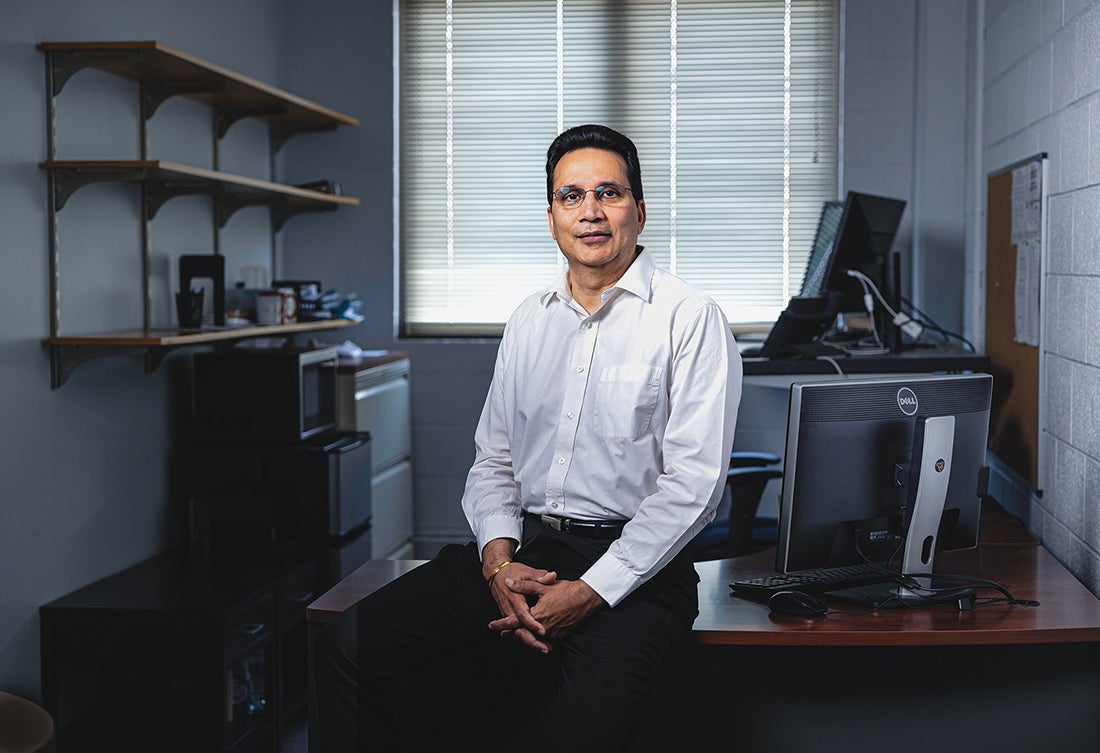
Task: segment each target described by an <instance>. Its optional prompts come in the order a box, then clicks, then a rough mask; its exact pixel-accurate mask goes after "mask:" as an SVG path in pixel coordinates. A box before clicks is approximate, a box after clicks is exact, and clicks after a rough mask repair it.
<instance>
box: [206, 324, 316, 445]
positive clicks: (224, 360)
mask: <svg viewBox="0 0 1100 753" xmlns="http://www.w3.org/2000/svg"><path fill="white" fill-rule="evenodd" d="M336 367H337V351H336V348H334V347H324V348H307V347H282V348H270V347H256V346H249V345H247V344H242V345H237V346H236V347H232V348H226V349H224V350H213V351H210V352H208V353H198V354H196V355H195V358H194V364H193V377H194V381H193V386H194V402H193V405H192V410H193V416H194V432H195V436H196V438H197V439H200V440H202V441H206V442H214V443H224V444H251V445H265V444H266V445H284V444H293V443H298V442H304V441H306V440H307V439H309V438H310V437H314V436H317V435H319V434H321V433H323V432H326V431H330V430H332V429H334V428H335V427H336Z"/></svg>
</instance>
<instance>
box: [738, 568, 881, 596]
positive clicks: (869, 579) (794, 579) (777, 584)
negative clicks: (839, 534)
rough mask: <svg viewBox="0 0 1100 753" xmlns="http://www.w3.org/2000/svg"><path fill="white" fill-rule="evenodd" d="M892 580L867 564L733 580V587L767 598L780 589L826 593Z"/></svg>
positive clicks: (750, 594) (740, 592) (739, 591)
mask: <svg viewBox="0 0 1100 753" xmlns="http://www.w3.org/2000/svg"><path fill="white" fill-rule="evenodd" d="M890 580H891V578H890V576H889V575H888V574H887V573H886V572H885V571H884V568H883V566H882V565H877V564H866V565H848V566H845V567H830V568H822V569H819V570H804V571H802V572H798V573H786V574H783V573H778V574H776V575H765V576H762V577H759V578H744V579H739V580H735V581H733V582H732V583H730V588H731V589H733V595H734V596H743V597H745V598H746V599H759V600H766V599H767V598H768V597H770V596H771V595H772V594H774V593H778V592H779V591H806V592H807V593H824V592H826V591H833V590H836V589H838V588H849V587H852V586H863V585H867V584H869V583H886V582H889V581H890Z"/></svg>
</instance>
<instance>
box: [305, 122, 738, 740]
mask: <svg viewBox="0 0 1100 753" xmlns="http://www.w3.org/2000/svg"><path fill="white" fill-rule="evenodd" d="M546 181H547V199H548V201H549V207H548V209H547V216H548V219H549V223H550V234H551V235H552V236H553V238H554V240H555V241H557V244H558V248H559V249H560V250H561V253H562V254H563V255H564V256H565V258H566V260H567V269H566V270H565V272H564V273H563V275H562V276H561V277H560V278H559V279H558V281H557V282H556V283H555V284H554V285H552V286H551V287H549V288H547V289H545V290H543V291H542V292H540V293H538V294H535V295H533V296H531V297H529V298H527V299H526V300H525V301H524V302H523V303H521V304H520V306H519V308H518V309H517V310H516V312H515V313H514V314H513V315H512V317H511V318H510V320H509V322H508V324H507V327H506V328H505V331H504V335H503V337H502V339H501V343H500V349H499V352H498V354H497V359H496V366H495V370H494V374H493V380H492V383H491V384H490V387H489V394H488V397H487V399H486V402H485V406H484V409H483V411H482V414H481V419H480V421H479V423H478V427H477V432H476V435H475V441H476V457H475V460H474V464H473V467H472V468H471V469H470V472H469V477H468V479H467V482H466V491H465V494H464V495H463V499H462V506H463V510H464V511H465V513H466V517H467V519H468V520H469V522H470V526H471V528H472V530H473V532H474V534H475V536H476V543H470V544H468V545H466V546H460V545H450V546H447V547H444V548H443V549H442V550H441V551H440V553H439V554H438V555H437V556H436V558H435V559H433V560H432V561H430V562H428V563H426V564H424V565H422V566H421V567H419V568H417V569H415V570H413V571H412V572H410V573H408V574H406V575H405V576H403V577H402V578H399V579H398V580H396V581H394V582H393V583H391V584H389V585H388V586H386V587H385V588H383V589H381V590H379V591H377V592H375V593H374V594H372V595H371V596H368V597H367V598H365V599H364V600H362V601H361V602H359V603H358V604H357V605H356V606H354V607H353V608H351V609H350V610H348V611H347V612H345V613H344V614H343V615H341V616H340V617H339V618H337V619H336V620H335V621H333V622H332V623H330V624H328V625H326V626H325V627H324V628H323V629H322V630H321V631H320V632H319V633H318V636H317V642H316V644H315V649H314V650H315V660H316V668H317V699H318V703H317V712H318V717H317V719H318V728H319V733H320V745H319V750H320V751H322V753H333V752H335V751H344V750H349V751H350V750H364V749H367V748H368V747H370V748H372V749H376V750H380V751H391V750H407V749H408V740H407V739H406V738H407V734H401V730H398V729H395V726H396V725H395V724H394V720H395V714H396V713H398V712H399V711H400V709H395V707H394V691H395V688H396V687H398V685H399V684H400V683H401V682H402V681H403V680H404V679H405V678H407V677H409V676H410V675H411V673H413V672H419V671H420V670H422V669H424V668H426V667H429V666H437V665H438V664H439V663H440V662H441V661H443V660H445V659H446V658H447V657H449V656H451V655H453V654H454V653H456V652H464V653H470V652H474V651H475V650H478V649H479V648H480V649H483V648H484V646H485V645H486V644H489V645H490V647H491V648H492V649H493V650H494V651H508V650H511V651H513V652H515V651H517V650H519V649H522V650H523V652H524V654H525V658H526V657H530V659H531V661H532V662H533V663H535V664H536V665H537V666H536V667H535V674H532V675H525V676H523V677H522V678H520V680H519V682H512V683H510V684H506V683H498V684H497V685H496V686H490V688H491V694H489V695H487V696H486V697H479V698H478V699H477V708H478V709H479V713H480V712H483V714H484V715H483V716H481V717H480V718H467V719H465V720H463V724H462V726H460V727H459V728H456V729H449V730H447V731H446V732H445V734H444V735H443V738H444V739H449V740H451V741H460V740H461V741H464V742H466V743H468V744H475V743H486V742H487V737H486V735H487V734H488V733H489V732H491V731H496V730H498V729H499V728H500V726H501V725H502V724H504V723H508V722H516V721H519V722H522V723H523V725H524V726H523V729H524V730H525V733H524V735H523V738H522V739H514V738H511V739H510V742H515V743H516V744H517V746H518V747H521V748H523V749H524V750H525V751H530V750H532V749H534V750H539V751H542V750H545V751H574V752H575V753H595V752H596V751H604V750H611V749H613V748H615V747H616V746H620V745H622V743H623V741H624V740H625V739H626V738H627V735H628V732H629V729H630V726H631V723H632V721H633V717H634V715H635V714H636V712H637V710H638V708H639V706H640V704H641V702H642V700H643V698H644V696H645V694H646V692H647V691H648V689H649V686H650V684H651V682H652V680H653V678H654V676H655V675H656V673H657V671H658V669H659V668H660V667H661V665H662V663H663V661H664V660H665V658H666V657H667V655H668V654H669V651H670V650H671V649H672V647H673V646H674V645H675V644H676V643H677V642H678V641H680V640H681V639H682V638H684V637H685V636H686V634H687V633H688V631H689V630H690V629H691V624H692V622H693V621H694V619H695V617H696V615H697V613H698V596H697V592H696V590H697V584H698V580H699V579H698V576H697V575H696V572H695V569H694V566H693V564H692V562H691V560H690V558H689V557H688V556H687V555H686V554H685V553H684V551H683V549H684V546H685V545H686V544H687V543H688V542H689V541H690V540H691V539H692V538H693V537H694V536H695V534H696V533H698V531H699V530H700V529H701V528H703V526H705V525H706V524H707V523H708V522H709V521H710V520H711V518H712V517H713V516H714V510H715V508H716V507H717V504H718V500H719V498H720V495H721V491H722V489H723V486H724V481H725V478H726V471H727V470H728V467H729V452H730V449H731V448H732V447H733V431H734V424H735V423H736V418H737V407H738V403H739V401H740V396H741V360H740V356H739V355H738V353H737V347H736V344H735V343H734V340H733V336H732V334H731V332H730V328H729V325H728V324H727V322H726V319H725V317H724V315H723V314H722V311H721V309H719V307H718V306H717V305H716V304H715V303H714V301H713V300H711V299H710V298H709V297H707V296H706V295H705V294H704V293H702V292H701V291H699V290H698V289H696V288H693V287H692V286H690V285H688V284H687V283H685V282H683V281H682V280H680V279H678V278H676V277H674V276H672V275H670V274H668V273H666V272H663V271H661V270H658V269H657V268H656V267H655V266H654V263H653V260H652V258H651V257H650V255H649V254H648V253H646V252H645V251H644V250H643V248H642V247H641V246H639V245H638V244H637V240H638V234H639V233H640V232H641V231H642V228H643V227H644V226H645V202H644V201H643V200H642V181H641V172H640V169H639V164H638V155H637V150H636V149H635V146H634V144H633V143H632V142H631V141H630V140H629V139H628V138H626V137H625V136H623V135H622V134H620V133H617V132H616V131H613V130H611V129H609V128H606V127H603V126H598V125H587V126H578V127H576V128H572V129H570V130H567V131H565V132H564V133H562V134H561V135H560V136H558V138H557V139H555V141H554V142H553V144H551V146H550V149H549V151H548V153H547V161H546ZM486 188H487V190H488V196H489V197H490V199H491V200H493V201H497V202H506V201H507V200H508V198H509V197H508V191H507V187H506V186H487V187H486ZM501 636H503V637H505V638H506V639H508V640H506V641H501ZM513 646H514V647H515V648H512V647H513ZM547 668H550V669H552V672H551V673H549V676H551V677H553V678H554V683H553V684H554V687H553V688H550V692H549V695H548V697H547V701H546V702H545V703H542V702H541V701H539V700H538V699H539V698H540V694H541V693H540V687H539V686H538V681H537V679H536V678H537V677H542V676H543V675H544V674H545V672H544V670H545V669H547ZM479 669H480V668H479ZM479 674H480V671H479ZM413 718H423V719H424V720H425V725H437V724H439V717H438V714H437V712H436V710H435V709H420V710H419V713H417V714H416V716H415V717H413ZM405 732H406V733H408V732H409V731H408V730H405ZM414 732H415V731H414ZM402 740H404V744H401V742H400V741H402ZM501 742H503V741H501Z"/></svg>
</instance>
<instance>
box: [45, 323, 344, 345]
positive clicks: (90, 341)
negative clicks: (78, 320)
mask: <svg viewBox="0 0 1100 753" xmlns="http://www.w3.org/2000/svg"><path fill="white" fill-rule="evenodd" d="M353 324H356V322H353V321H351V320H350V319H330V320H321V321H311V322H296V323H294V324H270V325H250V326H245V327H223V328H218V329H202V330H194V329H178V328H171V327H165V328H150V329H147V330H140V329H138V330H129V331H123V332H110V333H105V334H98V335H58V336H55V337H50V338H48V339H47V340H46V344H47V345H51V346H58V345H68V346H73V345H75V346H80V345H86V346H108V345H109V346H114V347H135V348H137V347H176V346H180V345H201V344H203V343H213V342H224V341H228V340H242V339H245V338H249V337H274V336H279V335H287V334H295V333H298V332H310V331H313V330H328V329H339V328H341V327H350V326H351V325H353Z"/></svg>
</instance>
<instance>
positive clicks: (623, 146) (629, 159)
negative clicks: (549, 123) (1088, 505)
mask: <svg viewBox="0 0 1100 753" xmlns="http://www.w3.org/2000/svg"><path fill="white" fill-rule="evenodd" d="M577 149H603V150H605V151H608V152H614V153H615V154H617V155H619V156H620V157H622V158H623V162H625V163H626V179H627V180H628V181H629V182H630V185H629V186H627V187H628V188H629V189H630V192H631V193H632V194H634V201H636V202H637V201H641V200H642V167H641V165H640V164H639V163H638V149H637V147H635V146H634V142H633V141H631V140H630V139H628V138H627V137H626V136H624V135H622V134H621V133H619V132H618V131H615V130H612V129H610V128H608V127H607V126H603V125H596V124H589V125H579V126H574V127H572V128H570V129H568V130H566V131H562V132H561V134H560V135H559V136H558V137H557V138H556V139H554V142H553V143H552V144H550V148H549V149H547V150H546V201H547V202H548V203H550V204H553V203H554V170H555V169H556V168H557V166H558V162H559V161H560V160H561V158H562V157H564V156H565V155H567V154H569V152H574V151H576V150H577Z"/></svg>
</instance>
